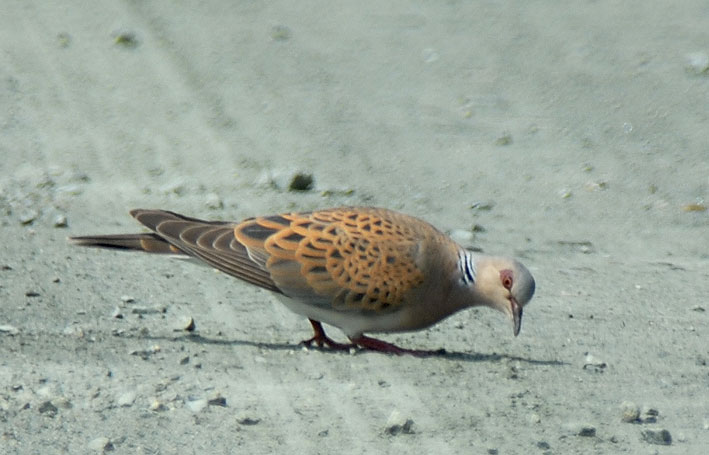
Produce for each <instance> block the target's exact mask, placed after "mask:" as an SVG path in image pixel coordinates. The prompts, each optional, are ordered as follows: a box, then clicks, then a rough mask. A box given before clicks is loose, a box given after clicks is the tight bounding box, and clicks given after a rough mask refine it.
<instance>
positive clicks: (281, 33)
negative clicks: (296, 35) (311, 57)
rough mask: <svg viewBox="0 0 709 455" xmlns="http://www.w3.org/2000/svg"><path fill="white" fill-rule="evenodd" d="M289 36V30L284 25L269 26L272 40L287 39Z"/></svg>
mask: <svg viewBox="0 0 709 455" xmlns="http://www.w3.org/2000/svg"><path fill="white" fill-rule="evenodd" d="M290 37H291V31H290V29H289V28H288V27H286V26H285V25H274V26H273V27H271V39H272V40H273V41H288V40H289V39H290Z"/></svg>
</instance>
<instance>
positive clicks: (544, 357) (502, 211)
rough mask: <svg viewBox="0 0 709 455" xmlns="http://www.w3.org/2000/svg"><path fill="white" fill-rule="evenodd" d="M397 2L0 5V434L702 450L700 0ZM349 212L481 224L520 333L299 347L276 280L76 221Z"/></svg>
mask: <svg viewBox="0 0 709 455" xmlns="http://www.w3.org/2000/svg"><path fill="white" fill-rule="evenodd" d="M232 3H235V4H234V5H232ZM385 3H386V6H382V5H383V3H382V2H373V1H369V2H349V6H337V7H336V6H333V5H332V2H326V1H321V2H318V1H306V2H288V1H280V2H269V4H268V6H266V5H263V4H262V3H261V2H226V1H224V2H199V3H194V2H144V1H119V2H116V1H105V0H104V1H95V2H75V3H74V4H73V5H71V2H59V3H57V6H47V4H48V2H41V1H22V2H20V1H17V2H14V1H5V2H4V3H3V4H2V6H1V7H0V9H1V10H2V13H1V14H0V43H1V44H0V49H1V50H2V52H0V155H1V156H2V160H0V222H1V224H2V241H1V243H0V430H1V435H0V453H3V454H4V453H23V454H24V453H33V454H35V453H36V454H48V453H72V454H73V453H92V452H100V451H102V450H106V451H108V450H113V451H114V453H127V454H134V453H137V454H158V453H159V454H172V453H175V454H177V453H179V454H185V453H200V454H203V453H217V454H222V453H255V454H260V453H296V451H297V453H309V454H318V453H322V454H327V453H362V454H365V453H366V454H370V453H434V452H437V453H480V454H495V453H499V454H529V453H532V454H534V453H540V454H544V453H550V454H569V453H633V454H635V453H640V454H652V453H661V454H700V453H706V452H705V451H704V450H705V449H706V447H707V446H709V404H708V403H709V303H707V294H708V293H709V248H708V245H709V212H708V211H702V210H701V209H702V208H705V207H706V205H707V202H706V199H708V198H709V132H708V131H709V130H708V129H707V125H709V110H708V108H707V106H708V104H707V103H708V101H709V75H708V74H707V67H709V63H707V62H706V61H705V59H709V57H707V53H709V9H708V7H707V3H706V1H704V0H695V1H684V2H682V3H681V7H679V6H670V4H671V2H661V1H657V2H647V1H628V2H612V1H605V0H600V1H575V2H570V3H566V4H564V6H560V4H559V3H558V2H553V1H535V2H492V1H473V2H462V1H451V2H445V4H444V2H423V1H420V2H404V1H394V2H385ZM58 5H61V6H58ZM298 171H306V172H309V173H312V174H313V176H314V178H315V188H314V189H313V190H312V191H309V192H305V193H295V192H289V191H287V189H286V188H285V186H286V185H287V182H288V179H289V178H290V176H292V175H293V174H294V173H295V172H298ZM344 204H348V205H350V204H368V205H379V206H386V207H390V208H394V209H398V210H401V211H404V212H406V213H409V214H412V215H417V216H421V217H423V218H425V219H427V220H429V221H431V222H432V223H434V224H435V225H437V226H438V227H439V228H441V229H444V230H449V231H458V232H457V235H458V236H459V237H461V238H465V237H466V235H465V231H471V229H472V227H473V226H474V225H476V224H477V225H479V226H481V227H482V228H484V232H475V233H474V235H472V234H467V235H468V238H467V239H466V240H465V241H466V243H468V244H469V245H468V246H473V247H477V248H481V249H482V250H484V251H485V252H489V253H500V254H512V255H516V256H518V257H519V258H520V259H521V260H522V261H523V262H525V263H526V264H527V265H528V267H529V268H530V270H531V271H532V272H533V273H534V275H535V276H536V279H537V283H538V287H537V295H536V296H535V298H534V300H533V301H532V303H531V305H530V306H529V307H528V308H527V311H526V312H525V321H524V324H523V327H522V333H521V335H520V336H519V337H518V338H514V337H513V336H512V333H511V329H510V326H509V323H508V321H506V320H505V319H504V317H503V316H501V315H499V314H494V313H492V312H491V311H489V310H479V311H467V312H463V313H460V314H458V315H456V316H454V317H452V318H450V319H448V320H446V321H444V322H443V323H441V324H439V325H438V326H436V327H434V328H432V329H429V330H427V331H423V332H419V333H412V334H402V335H397V336H388V337H385V338H386V339H387V340H389V341H393V342H396V343H398V344H401V345H403V346H407V347H412V348H423V349H437V348H445V349H446V350H447V351H448V352H449V354H448V355H445V356H440V357H436V358H427V359H417V358H410V357H401V358H399V357H391V356H386V355H380V354H372V353H367V354H357V355H347V354H341V353H330V352H319V351H312V350H311V351H305V350H302V349H301V348H299V347H298V345H297V343H298V342H299V341H300V340H301V339H304V338H306V337H308V336H309V334H310V328H309V324H308V323H307V321H305V320H303V319H302V318H300V317H298V316H295V315H293V314H290V313H289V312H288V311H287V310H286V309H285V308H284V307H283V306H281V304H280V303H278V301H277V300H276V299H274V298H273V297H272V296H271V295H270V294H269V293H268V292H265V291H261V290H258V289H254V288H252V287H249V286H246V285H243V284H241V283H239V282H237V281H236V280H234V279H231V278H229V277H227V276H225V275H222V274H218V273H214V272H212V271H211V270H209V269H207V268H200V267H195V266H193V265H190V264H184V263H181V262H176V261H170V260H166V259H163V258H154V257H147V256H141V255H130V254H119V253H113V252H106V251H92V250H83V249H78V248H75V247H71V246H70V245H68V244H67V243H66V241H65V238H66V237H67V236H68V235H80V234H95V233H114V232H131V231H138V230H139V227H138V226H137V224H136V223H135V222H134V221H133V220H132V219H131V218H130V217H129V216H128V214H127V211H128V210H129V209H131V208H136V207H145V208H167V209H171V210H175V211H179V212H183V213H186V214H190V215H192V216H198V217H205V218H213V219H241V218H243V217H247V216H252V215H260V214H267V213H273V212H279V211H284V210H292V209H303V210H305V209H312V208H324V207H329V206H337V205H344ZM63 220H66V224H67V225H68V226H66V227H62V225H63V224H65V223H64V222H63ZM118 314H120V315H122V318H118V317H116V315H118ZM189 317H193V318H194V319H195V321H196V323H197V335H189V334H188V333H186V332H184V331H183V330H181V328H182V327H183V326H184V324H185V320H187V319H188V318H189ZM332 333H333V335H335V336H336V337H340V336H341V334H339V333H337V331H335V330H332ZM624 402H630V403H632V404H634V406H636V407H637V408H639V412H640V415H639V418H638V419H637V420H636V421H635V422H632V423H627V422H623V421H622V418H623V409H622V406H623V403H624ZM626 405H627V404H626ZM630 407H631V409H632V406H630ZM654 414H657V415H654ZM407 420H411V421H412V422H413V424H411V423H409V424H408V425H404V423H405V422H406V421H407ZM396 424H398V425H399V427H397V426H396ZM397 429H398V430H400V431H398V432H397V431H396V430H397ZM660 430H666V431H667V432H669V434H670V435H671V438H672V441H671V445H655V444H652V443H651V442H649V441H648V439H652V435H653V433H651V432H652V431H658V433H654V434H655V436H657V435H660V436H662V433H659V431H660ZM644 435H645V436H644Z"/></svg>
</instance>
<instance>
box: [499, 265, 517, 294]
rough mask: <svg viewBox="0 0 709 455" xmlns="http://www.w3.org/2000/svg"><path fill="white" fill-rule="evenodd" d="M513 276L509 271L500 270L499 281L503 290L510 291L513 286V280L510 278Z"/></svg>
mask: <svg viewBox="0 0 709 455" xmlns="http://www.w3.org/2000/svg"><path fill="white" fill-rule="evenodd" d="M513 276H514V274H513V273H512V270H510V269H505V270H500V281H501V282H502V286H504V287H505V289H508V290H511V289H512V285H513V284H514V280H513V278H512V277H513Z"/></svg>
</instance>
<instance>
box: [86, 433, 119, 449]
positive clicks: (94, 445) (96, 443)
mask: <svg viewBox="0 0 709 455" xmlns="http://www.w3.org/2000/svg"><path fill="white" fill-rule="evenodd" d="M88 446H89V449H90V450H93V451H95V452H110V451H112V450H113V449H114V447H113V443H112V442H111V440H110V439H108V438H106V437H100V438H96V439H93V440H92V441H91V442H89V445H88Z"/></svg>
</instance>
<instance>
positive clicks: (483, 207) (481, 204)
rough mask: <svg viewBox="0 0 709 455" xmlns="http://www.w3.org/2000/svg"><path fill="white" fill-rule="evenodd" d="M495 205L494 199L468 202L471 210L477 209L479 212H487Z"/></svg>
mask: <svg viewBox="0 0 709 455" xmlns="http://www.w3.org/2000/svg"><path fill="white" fill-rule="evenodd" d="M494 207H495V201H477V202H473V203H472V204H470V209H471V210H477V211H481V212H483V211H484V212H487V211H490V210H492V209H493V208H494Z"/></svg>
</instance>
